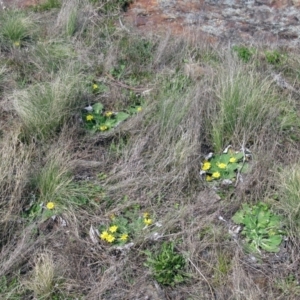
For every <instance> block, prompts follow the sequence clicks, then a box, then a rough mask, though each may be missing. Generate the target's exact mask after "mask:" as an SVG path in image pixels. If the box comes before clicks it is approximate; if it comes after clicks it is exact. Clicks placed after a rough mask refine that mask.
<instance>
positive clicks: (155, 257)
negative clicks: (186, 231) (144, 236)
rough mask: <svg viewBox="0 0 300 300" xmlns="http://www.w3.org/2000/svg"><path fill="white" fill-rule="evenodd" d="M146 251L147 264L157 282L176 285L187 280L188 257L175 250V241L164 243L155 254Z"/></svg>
mask: <svg viewBox="0 0 300 300" xmlns="http://www.w3.org/2000/svg"><path fill="white" fill-rule="evenodd" d="M144 253H145V254H146V255H147V261H146V263H145V265H146V266H147V267H149V268H150V270H151V272H152V274H153V276H154V278H155V279H156V280H157V282H159V283H161V284H163V285H170V286H174V285H176V284H179V283H183V282H185V281H186V280H187V278H188V276H187V273H186V272H185V267H186V259H185V258H184V256H183V255H182V254H180V253H177V252H176V251H175V243H174V242H165V243H163V244H162V246H161V249H160V251H159V252H158V253H155V254H153V253H151V251H149V250H146V251H144Z"/></svg>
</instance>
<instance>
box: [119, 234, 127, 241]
mask: <svg viewBox="0 0 300 300" xmlns="http://www.w3.org/2000/svg"><path fill="white" fill-rule="evenodd" d="M127 239H128V234H127V233H123V234H122V235H121V236H120V240H121V241H124V242H125V241H127Z"/></svg>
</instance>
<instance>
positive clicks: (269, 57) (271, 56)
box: [265, 50, 284, 65]
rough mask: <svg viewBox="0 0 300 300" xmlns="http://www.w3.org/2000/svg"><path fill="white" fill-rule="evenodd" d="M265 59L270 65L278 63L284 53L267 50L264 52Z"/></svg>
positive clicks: (282, 58)
mask: <svg viewBox="0 0 300 300" xmlns="http://www.w3.org/2000/svg"><path fill="white" fill-rule="evenodd" d="M265 58H266V61H267V62H268V63H269V64H271V65H279V64H280V63H281V62H282V61H283V60H284V55H283V54H281V53H280V52H279V51H278V50H273V51H271V50H269V51H266V52H265Z"/></svg>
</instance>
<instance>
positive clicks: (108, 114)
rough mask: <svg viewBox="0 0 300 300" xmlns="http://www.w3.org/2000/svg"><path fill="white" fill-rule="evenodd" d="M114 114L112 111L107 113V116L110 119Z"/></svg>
mask: <svg viewBox="0 0 300 300" xmlns="http://www.w3.org/2000/svg"><path fill="white" fill-rule="evenodd" d="M112 114H113V112H112V111H107V112H106V113H105V116H106V117H108V118H109V117H111V116H112Z"/></svg>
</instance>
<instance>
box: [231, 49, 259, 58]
mask: <svg viewBox="0 0 300 300" xmlns="http://www.w3.org/2000/svg"><path fill="white" fill-rule="evenodd" d="M232 50H233V51H234V52H236V53H237V56H238V57H239V58H240V59H241V60H243V61H244V62H248V61H249V60H250V59H251V57H252V56H253V54H254V53H255V49H254V48H248V47H245V46H233V47H232Z"/></svg>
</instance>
